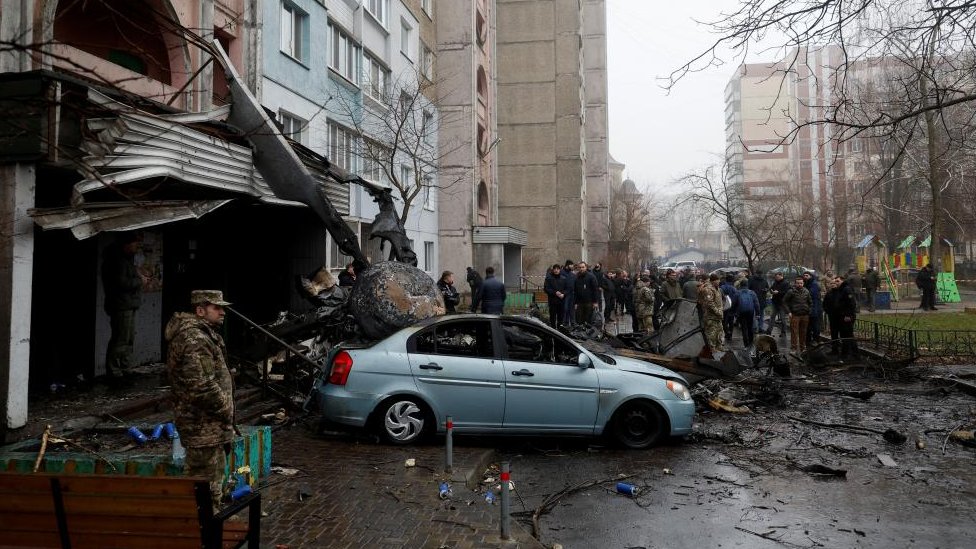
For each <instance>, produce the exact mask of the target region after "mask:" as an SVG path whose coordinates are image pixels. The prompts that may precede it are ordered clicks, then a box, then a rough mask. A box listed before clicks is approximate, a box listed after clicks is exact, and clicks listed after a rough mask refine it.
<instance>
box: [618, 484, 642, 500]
mask: <svg viewBox="0 0 976 549" xmlns="http://www.w3.org/2000/svg"><path fill="white" fill-rule="evenodd" d="M639 491H640V488H638V487H637V486H635V485H633V484H630V483H629V482H618V483H617V493H618V494H624V495H627V496H631V497H635V496H637V492H639Z"/></svg>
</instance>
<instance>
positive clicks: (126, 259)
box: [102, 233, 144, 383]
mask: <svg viewBox="0 0 976 549" xmlns="http://www.w3.org/2000/svg"><path fill="white" fill-rule="evenodd" d="M139 246H140V240H139V237H138V235H137V234H135V233H128V234H125V235H123V236H122V237H121V238H119V240H117V241H116V242H115V243H113V244H112V245H111V246H109V247H108V248H107V249H106V250H105V259H104V260H103V261H102V287H103V288H104V290H105V304H104V305H105V312H106V313H107V314H108V316H109V321H110V324H111V329H112V335H111V337H110V338H109V340H108V349H106V352H105V370H106V373H107V374H108V376H109V380H110V381H111V382H113V383H118V382H120V381H121V380H122V379H123V377H126V376H128V375H129V374H130V373H131V368H132V351H133V342H134V341H135V322H136V311H137V310H138V309H139V305H141V304H142V283H143V281H144V280H143V276H142V274H140V273H139V270H138V269H137V268H136V265H135V256H136V254H137V253H138V252H139Z"/></svg>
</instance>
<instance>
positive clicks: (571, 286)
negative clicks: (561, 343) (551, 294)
mask: <svg viewBox="0 0 976 549" xmlns="http://www.w3.org/2000/svg"><path fill="white" fill-rule="evenodd" d="M560 276H562V277H563V281H564V283H565V285H566V290H565V291H566V297H565V298H564V299H563V324H564V325H566V326H572V325H573V324H576V263H574V262H573V260H572V259H567V260H566V263H564V264H563V271H562V273H561V275H560Z"/></svg>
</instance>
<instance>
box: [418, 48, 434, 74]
mask: <svg viewBox="0 0 976 549" xmlns="http://www.w3.org/2000/svg"><path fill="white" fill-rule="evenodd" d="M420 73H421V74H423V75H424V78H426V79H427V80H434V52H432V51H430V48H428V47H427V44H424V43H423V42H421V43H420Z"/></svg>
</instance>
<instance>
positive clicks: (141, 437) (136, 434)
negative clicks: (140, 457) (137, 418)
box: [127, 426, 149, 444]
mask: <svg viewBox="0 0 976 549" xmlns="http://www.w3.org/2000/svg"><path fill="white" fill-rule="evenodd" d="M127 432H128V433H129V436H130V437H132V438H134V439H135V441H136V442H138V443H139V444H145V443H146V441H148V440H149V437H147V436H146V434H145V433H143V432H142V431H140V430H139V428H138V427H136V426H132V427H129V430H128V431H127Z"/></svg>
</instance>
